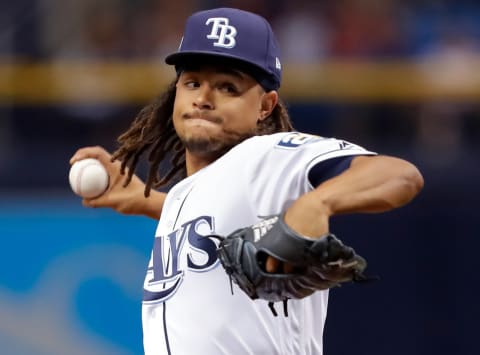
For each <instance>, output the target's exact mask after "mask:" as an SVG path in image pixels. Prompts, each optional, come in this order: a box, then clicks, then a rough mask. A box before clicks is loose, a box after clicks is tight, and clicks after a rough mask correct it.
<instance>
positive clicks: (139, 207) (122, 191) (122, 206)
mask: <svg viewBox="0 0 480 355" xmlns="http://www.w3.org/2000/svg"><path fill="white" fill-rule="evenodd" d="M86 158H94V159H98V160H99V161H100V162H101V163H102V164H103V166H104V167H105V169H107V172H108V175H109V179H110V183H109V186H108V189H107V191H105V193H104V194H102V195H101V196H99V197H96V198H92V199H83V201H82V204H83V205H84V206H86V207H93V208H97V207H109V208H112V209H114V210H115V211H117V212H119V213H122V214H127V215H144V216H147V217H151V218H154V219H159V218H160V213H161V211H162V207H163V202H164V201H165V196H166V194H165V193H163V192H158V191H154V190H152V191H151V192H150V197H148V198H146V197H145V196H144V190H145V184H144V183H143V181H142V180H140V178H138V176H136V175H133V176H132V180H131V181H130V183H129V184H128V185H127V186H126V187H124V186H123V185H124V183H125V180H126V175H122V174H121V173H120V166H121V163H120V162H119V161H114V162H112V161H111V158H112V156H111V154H110V153H108V152H107V151H106V150H105V149H104V148H102V147H99V146H95V147H84V148H80V149H78V150H77V151H76V152H75V154H73V156H72V158H71V159H70V164H73V163H75V162H76V161H78V160H82V159H86Z"/></svg>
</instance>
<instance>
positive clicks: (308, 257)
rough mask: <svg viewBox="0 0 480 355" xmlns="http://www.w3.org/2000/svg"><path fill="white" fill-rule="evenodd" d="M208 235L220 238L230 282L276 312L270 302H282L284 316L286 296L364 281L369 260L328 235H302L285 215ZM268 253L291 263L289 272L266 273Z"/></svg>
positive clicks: (220, 252)
mask: <svg viewBox="0 0 480 355" xmlns="http://www.w3.org/2000/svg"><path fill="white" fill-rule="evenodd" d="M211 237H214V238H217V239H219V240H220V244H219V246H218V249H217V253H218V257H219V259H220V262H221V263H222V265H223V267H224V269H225V271H226V272H227V274H228V275H229V277H230V283H231V282H232V280H233V282H235V283H236V284H237V285H238V286H239V287H240V288H241V289H242V290H243V291H244V292H245V293H246V294H247V295H248V296H249V297H250V298H251V299H257V298H260V299H264V300H267V301H269V307H270V309H271V310H272V312H273V314H274V315H275V316H276V315H277V313H276V311H275V308H274V306H273V303H274V302H278V301H283V302H284V312H285V315H286V316H287V315H288V314H287V304H286V303H287V300H288V299H299V298H303V297H306V296H309V295H311V294H312V293H313V292H315V291H317V290H325V289H329V288H332V287H335V286H340V285H341V284H342V283H344V282H349V281H364V280H366V277H365V276H364V275H363V270H364V269H365V267H366V265H367V263H366V261H365V259H364V258H362V257H361V256H359V255H358V254H356V253H355V251H354V250H353V249H352V248H351V247H349V246H346V245H344V244H343V243H342V242H341V241H340V240H339V239H338V238H336V237H335V236H334V235H333V234H330V233H328V234H326V235H324V236H322V237H320V238H318V239H309V238H305V237H303V236H301V235H299V234H298V233H296V232H295V231H293V230H292V229H290V228H289V227H288V226H287V225H286V224H285V222H284V220H283V215H275V216H271V217H267V218H265V219H264V220H262V221H261V222H260V223H258V224H255V225H253V226H249V227H246V228H242V229H238V230H236V231H235V232H233V233H232V234H230V235H228V236H227V237H225V238H223V237H219V236H211ZM268 256H272V257H274V258H275V259H278V260H280V261H282V262H284V263H288V264H290V265H289V266H291V268H290V269H292V271H291V272H288V273H286V272H280V271H277V272H275V273H270V272H267V271H266V269H265V265H266V260H267V257H268ZM231 286H232V285H231ZM232 292H233V287H232Z"/></svg>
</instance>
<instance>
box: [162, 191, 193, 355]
mask: <svg viewBox="0 0 480 355" xmlns="http://www.w3.org/2000/svg"><path fill="white" fill-rule="evenodd" d="M192 190H193V186H192V188H191V189H190V190H189V191H188V192H187V194H186V195H185V197H184V198H183V201H182V204H181V205H180V208H179V209H178V213H177V216H176V217H175V222H174V223H173V229H174V230H175V227H176V225H177V221H178V217H180V212H182V208H183V205H184V204H185V201H186V200H187V197H188V195H190V192H191V191H192ZM169 265H170V254H169V255H168V260H167V268H168V266H169ZM164 287H165V285H164ZM163 336H164V338H165V344H166V345H167V354H168V355H172V351H171V350H170V341H169V340H168V332H167V302H166V301H165V302H163Z"/></svg>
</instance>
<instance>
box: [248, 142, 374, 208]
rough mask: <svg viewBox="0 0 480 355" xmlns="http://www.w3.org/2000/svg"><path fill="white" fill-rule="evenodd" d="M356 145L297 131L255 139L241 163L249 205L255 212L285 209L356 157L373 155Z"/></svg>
mask: <svg viewBox="0 0 480 355" xmlns="http://www.w3.org/2000/svg"><path fill="white" fill-rule="evenodd" d="M375 154H376V153H375V152H371V151H368V150H366V149H364V148H363V147H360V146H358V145H356V144H353V143H350V142H347V141H344V140H339V139H335V138H324V137H320V136H315V135H309V134H304V133H300V132H289V133H277V134H273V135H271V136H268V137H256V138H255V139H254V140H253V141H252V144H251V145H250V152H249V156H248V157H245V161H249V162H250V164H244V166H245V168H246V170H248V172H247V175H248V176H249V178H248V182H249V185H248V187H247V189H248V191H249V195H250V198H251V201H252V206H261V208H260V212H259V213H266V214H268V213H278V212H280V211H283V210H285V209H286V208H287V207H288V205H289V204H291V203H293V201H295V200H296V199H297V198H298V197H299V196H300V195H302V194H304V193H306V192H307V191H310V190H312V189H313V188H314V186H317V185H318V184H319V183H321V182H323V181H325V180H326V179H328V178H330V177H333V176H335V175H338V174H339V173H341V172H342V171H344V170H345V169H347V168H348V167H349V166H350V162H351V160H352V159H353V157H355V156H357V155H375Z"/></svg>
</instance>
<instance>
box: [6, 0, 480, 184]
mask: <svg viewBox="0 0 480 355" xmlns="http://www.w3.org/2000/svg"><path fill="white" fill-rule="evenodd" d="M219 6H226V7H237V8H241V9H244V10H250V11H253V12H256V13H259V14H261V15H263V16H264V17H266V18H267V19H268V20H269V21H270V23H271V24H272V26H273V28H274V30H275V32H276V34H277V37H278V40H279V42H280V46H281V48H282V52H283V62H284V63H286V64H287V66H288V64H290V63H293V64H294V65H295V64H315V63H321V62H322V61H324V60H331V61H332V60H333V61H335V60H343V59H353V60H357V61H360V62H361V61H382V60H384V59H385V60H388V59H393V60H403V61H412V60H413V61H418V60H422V59H426V62H425V64H426V65H425V66H424V69H425V70H424V73H422V75H423V74H425V75H428V76H429V79H430V81H431V82H433V83H435V84H436V85H440V86H448V87H453V88H456V87H458V88H462V85H464V84H465V83H467V84H469V85H470V87H471V86H472V84H471V82H473V86H475V85H476V83H477V82H478V76H477V77H475V75H472V73H473V74H475V72H476V71H475V70H473V69H474V68H478V65H477V64H476V63H478V58H480V2H479V1H478V0H295V1H293V0H224V1H220V0H173V1H172V0H168V1H167V0H15V1H11V2H8V3H7V2H6V1H4V2H3V9H1V11H0V63H1V64H5V63H6V64H8V63H14V64H17V63H36V62H56V61H62V60H65V59H68V60H70V59H74V60H86V61H97V60H100V61H102V60H106V61H109V60H114V61H115V60H121V61H127V62H128V61H136V60H139V61H142V60H147V61H156V60H158V62H159V65H161V63H162V61H163V58H164V56H165V54H167V53H170V52H172V51H174V50H176V48H177V47H178V44H179V39H180V37H181V34H182V32H183V26H184V23H185V19H186V18H187V17H188V16H189V15H190V14H191V13H193V12H195V11H198V10H200V9H207V8H211V7H219ZM432 62H441V63H443V64H444V65H443V66H440V67H441V68H442V70H438V68H439V67H438V66H434V65H431V64H432ZM420 63H421V65H423V63H424V62H422V61H421V62H420ZM472 63H473V65H472ZM445 64H446V65H445ZM292 67H294V66H290V68H292ZM472 68H473V69H472ZM95 79H96V78H95V77H93V78H92V77H91V76H88V75H86V74H85V75H83V76H82V77H81V78H79V77H78V76H76V77H75V79H74V80H75V82H74V83H73V85H69V87H70V89H73V90H80V89H81V88H82V87H83V86H82V82H81V81H83V84H85V85H84V86H85V87H86V88H87V90H89V89H88V88H90V87H91V85H99V84H98V81H97V80H95ZM61 80H65V81H68V82H71V81H72V80H73V79H72V78H70V77H68V75H66V76H65V77H62V79H61ZM472 80H473V81H472ZM27 84H28V83H27ZM22 85H26V84H25V83H24V84H22ZM352 85H355V83H352ZM100 90H102V88H100ZM0 101H1V103H0V190H1V189H2V185H3V187H7V189H8V188H9V187H12V186H14V187H21V188H23V187H25V186H32V185H31V184H32V183H31V181H32V180H31V179H30V178H29V177H28V175H29V170H30V169H32V168H33V169H36V167H35V165H34V164H35V163H34V162H33V161H34V160H35V159H34V158H33V156H34V155H39V156H40V155H41V156H42V157H48V159H50V160H51V161H57V162H62V161H63V162H67V161H68V157H69V154H71V152H73V151H74V150H75V149H76V148H78V147H79V146H82V145H88V144H101V145H104V146H107V147H108V148H112V147H113V145H114V143H115V139H116V137H117V135H118V134H119V133H120V132H121V131H122V130H123V129H125V128H126V127H127V125H128V124H129V123H130V122H131V120H132V118H133V117H134V116H135V114H136V112H138V109H139V107H136V106H135V104H133V103H132V102H125V103H124V104H121V105H120V104H104V105H91V104H90V103H86V104H85V103H84V104H82V105H70V104H69V103H65V102H63V103H62V102H58V103H57V104H54V105H53V106H54V107H51V106H50V107H48V106H46V105H43V106H42V105H39V106H35V105H34V104H33V105H32V104H30V105H24V104H18V103H16V102H15V101H14V100H13V101H12V100H9V97H8V95H6V96H4V97H1V98H0ZM427 101H428V100H427ZM288 104H289V107H290V111H291V113H292V117H293V119H294V123H295V126H296V127H297V128H298V129H299V130H305V131H308V132H311V133H315V134H320V135H326V136H329V135H336V136H341V137H344V138H346V139H351V140H353V141H356V142H358V143H360V144H363V145H365V146H367V147H369V148H371V149H373V150H375V149H377V147H378V150H379V151H385V150H386V152H389V150H388V149H389V147H392V148H391V149H392V150H391V151H390V152H391V153H393V154H414V158H413V160H415V159H418V160H420V159H421V160H423V161H425V162H427V164H429V165H432V166H441V167H450V168H451V167H452V166H453V164H460V163H461V160H462V159H463V160H465V161H466V164H464V165H463V166H464V167H467V168H468V166H469V165H468V163H469V158H468V156H469V154H473V153H474V150H472V148H471V147H476V148H475V149H478V147H479V142H480V139H479V138H480V105H479V104H478V100H472V98H471V97H469V98H468V99H466V100H461V99H460V100H458V98H457V99H453V100H450V101H447V102H445V100H442V99H440V100H429V101H428V102H424V101H421V100H417V101H415V100H406V101H403V102H396V101H395V100H391V101H389V102H383V101H382V98H381V97H380V98H379V99H378V100H377V101H375V102H372V101H369V102H360V103H359V102H348V100H343V101H340V102H335V101H331V102H330V101H328V99H325V98H324V100H323V101H321V100H319V102H318V103H317V104H314V105H302V104H301V103H297V102H288ZM400 150H402V152H403V153H401V152H400ZM412 152H413V153H412ZM466 153H468V154H466ZM411 159H412V158H411ZM22 161H29V162H30V163H29V165H23V164H20V165H19V162H22ZM32 164H33V165H32ZM18 169H26V171H25V173H24V174H20V177H19V174H16V173H15V172H17V171H18ZM38 169H42V167H41V166H38ZM66 169H67V168H66V167H63V166H61V167H59V168H58V170H57V171H55V170H51V171H50V170H48V169H47V170H45V169H44V171H43V172H42V173H43V174H42V176H41V177H40V178H39V179H37V180H36V181H37V182H38V185H41V186H47V185H50V186H59V185H60V184H62V183H63V182H64V181H63V180H62V179H64V176H63V175H59V174H63V172H64V170H66ZM455 169H457V168H455ZM22 176H23V177H24V178H22ZM59 180H61V181H59Z"/></svg>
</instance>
